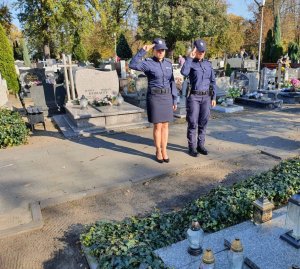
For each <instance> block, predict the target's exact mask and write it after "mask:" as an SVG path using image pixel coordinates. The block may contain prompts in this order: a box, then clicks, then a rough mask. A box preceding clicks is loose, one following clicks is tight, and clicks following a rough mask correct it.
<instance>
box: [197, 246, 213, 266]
mask: <svg viewBox="0 0 300 269" xmlns="http://www.w3.org/2000/svg"><path fill="white" fill-rule="evenodd" d="M214 268H215V257H214V254H213V252H212V250H211V249H209V248H208V249H206V250H205V251H204V253H203V256H202V261H201V264H200V267H199V269H214Z"/></svg>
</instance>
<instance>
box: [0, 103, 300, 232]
mask: <svg viewBox="0 0 300 269" xmlns="http://www.w3.org/2000/svg"><path fill="white" fill-rule="evenodd" d="M299 112H300V108H298V107H291V108H289V109H285V110H282V111H259V112H258V113H255V114H253V113H251V114H249V115H247V114H246V113H245V114H243V115H240V116H237V117H234V116H232V117H225V118H222V119H215V120H211V121H210V123H209V127H208V136H207V143H206V145H207V148H208V149H209V151H210V154H209V155H208V156H201V157H199V158H192V157H190V156H189V155H188V154H187V149H186V124H174V125H172V126H171V127H170V139H169V146H168V148H169V151H168V152H169V157H170V159H171V162H170V163H169V164H165V163H164V164H159V163H157V162H155V161H154V152H155V149H154V147H153V141H152V130H151V129H140V130H135V131H130V132H127V133H120V134H113V135H97V136H95V137H92V138H80V139H73V140H67V139H64V138H63V137H62V136H60V135H57V133H56V131H51V130H50V131H47V132H42V131H41V132H40V135H42V136H43V137H39V139H38V140H37V139H36V137H34V138H31V143H30V144H29V145H24V146H19V147H14V148H8V149H5V150H0V229H1V225H2V226H3V227H4V226H5V225H6V226H5V227H7V225H8V224H9V222H7V216H10V217H11V223H16V222H18V223H26V221H28V217H26V215H25V214H24V215H23V216H22V217H20V210H22V209H24V210H27V209H28V203H30V202H33V201H43V202H42V206H43V205H44V206H46V205H47V204H51V203H55V202H58V201H64V200H68V199H73V198H76V195H78V193H81V195H84V194H85V192H87V191H93V190H96V191H99V190H101V189H106V188H109V187H114V186H122V184H129V183H132V182H136V181H138V180H142V179H146V178H152V177H155V176H159V175H162V174H167V173H172V172H176V171H178V170H182V169H188V168H189V167H192V166H197V165H199V164H203V163H205V162H207V161H209V160H212V159H213V160H216V159H228V158H230V157H234V156H237V155H241V154H244V153H245V152H246V153H248V152H251V151H255V150H263V151H264V152H266V153H268V154H272V155H274V156H279V157H283V158H285V157H288V156H293V155H297V154H299V148H300V139H299V127H300V120H299ZM37 134H38V133H37ZM32 141H33V142H34V143H32ZM1 214H2V216H5V218H6V221H2V222H1ZM2 220H3V218H2ZM4 223H5V224H4Z"/></svg>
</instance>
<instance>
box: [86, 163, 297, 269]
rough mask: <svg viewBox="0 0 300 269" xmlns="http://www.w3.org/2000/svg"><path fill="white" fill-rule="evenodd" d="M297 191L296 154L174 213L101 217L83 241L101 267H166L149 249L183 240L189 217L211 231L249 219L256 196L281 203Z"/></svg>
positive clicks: (153, 268) (104, 268)
mask: <svg viewBox="0 0 300 269" xmlns="http://www.w3.org/2000/svg"><path fill="white" fill-rule="evenodd" d="M298 189H300V158H294V159H291V160H287V161H284V162H282V163H281V164H279V165H278V166H275V167H274V168H273V169H272V170H270V171H268V172H264V173H261V174H259V175H257V176H254V177H250V178H249V179H247V180H245V181H243V182H240V183H237V184H234V185H233V186H231V187H217V188H216V189H213V190H212V191H210V193H209V194H207V195H205V196H203V197H201V198H199V199H197V200H195V201H193V202H191V203H190V204H188V205H187V206H186V207H185V208H183V209H182V210H180V211H177V212H171V213H160V212H159V211H156V212H154V213H153V214H152V215H150V216H148V217H131V218H129V219H125V220H124V221H112V222H106V221H99V222H97V223H96V224H95V225H93V226H92V227H90V228H89V229H88V230H87V232H86V233H84V234H82V235H81V242H82V244H83V245H84V246H86V247H89V248H90V249H91V254H92V255H94V256H96V257H98V258H99V259H98V260H99V263H100V268H102V269H106V268H107V269H108V268H118V269H121V268H122V269H123V268H124V269H125V268H126V269H127V268H139V265H140V264H141V263H145V264H147V265H148V266H151V267H149V268H152V269H158V268H165V267H164V265H163V262H162V261H161V260H160V259H159V258H158V257H156V256H155V254H154V253H153V250H155V249H158V248H161V247H165V246H168V245H170V244H172V243H175V242H178V241H180V240H183V239H185V238H186V230H187V227H188V226H189V224H190V223H191V221H192V219H194V218H197V219H198V220H199V221H200V223H201V225H202V228H203V229H204V230H205V231H206V232H215V231H218V230H220V229H224V228H226V227H228V226H232V225H235V224H237V223H240V222H242V221H245V220H248V219H250V218H251V216H252V202H253V201H255V200H256V199H258V198H259V197H262V196H266V197H268V199H269V200H271V201H273V203H274V204H275V206H280V205H282V204H286V203H287V201H288V198H289V197H290V196H291V195H293V194H295V193H296V192H297V190H298Z"/></svg>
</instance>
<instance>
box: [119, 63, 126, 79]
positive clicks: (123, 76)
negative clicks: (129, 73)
mask: <svg viewBox="0 0 300 269" xmlns="http://www.w3.org/2000/svg"><path fill="white" fill-rule="evenodd" d="M120 64H121V78H126V62H125V61H124V60H121V61H120Z"/></svg>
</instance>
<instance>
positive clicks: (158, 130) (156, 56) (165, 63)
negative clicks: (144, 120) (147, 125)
mask: <svg viewBox="0 0 300 269" xmlns="http://www.w3.org/2000/svg"><path fill="white" fill-rule="evenodd" d="M150 49H153V57H152V58H146V59H145V60H142V57H143V56H145V55H146V53H147V52H148V51H149V50H150ZM166 49H168V48H167V46H166V43H165V41H164V40H163V39H160V38H156V39H154V41H153V44H152V45H145V46H144V47H143V48H142V49H140V50H139V51H138V53H137V54H136V55H135V56H134V57H133V58H132V60H131V62H130V64H129V67H130V68H131V69H134V70H139V71H143V72H144V73H145V75H146V76H147V78H148V92H147V114H148V121H149V122H151V123H153V124H154V126H153V138H154V144H155V147H156V160H157V161H158V162H159V163H163V162H169V160H170V159H169V157H168V154H167V143H168V135H169V121H172V120H173V110H176V100H177V89H176V84H175V81H174V77H173V69H172V62H171V61H170V60H169V59H166V58H165V53H166Z"/></svg>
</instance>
